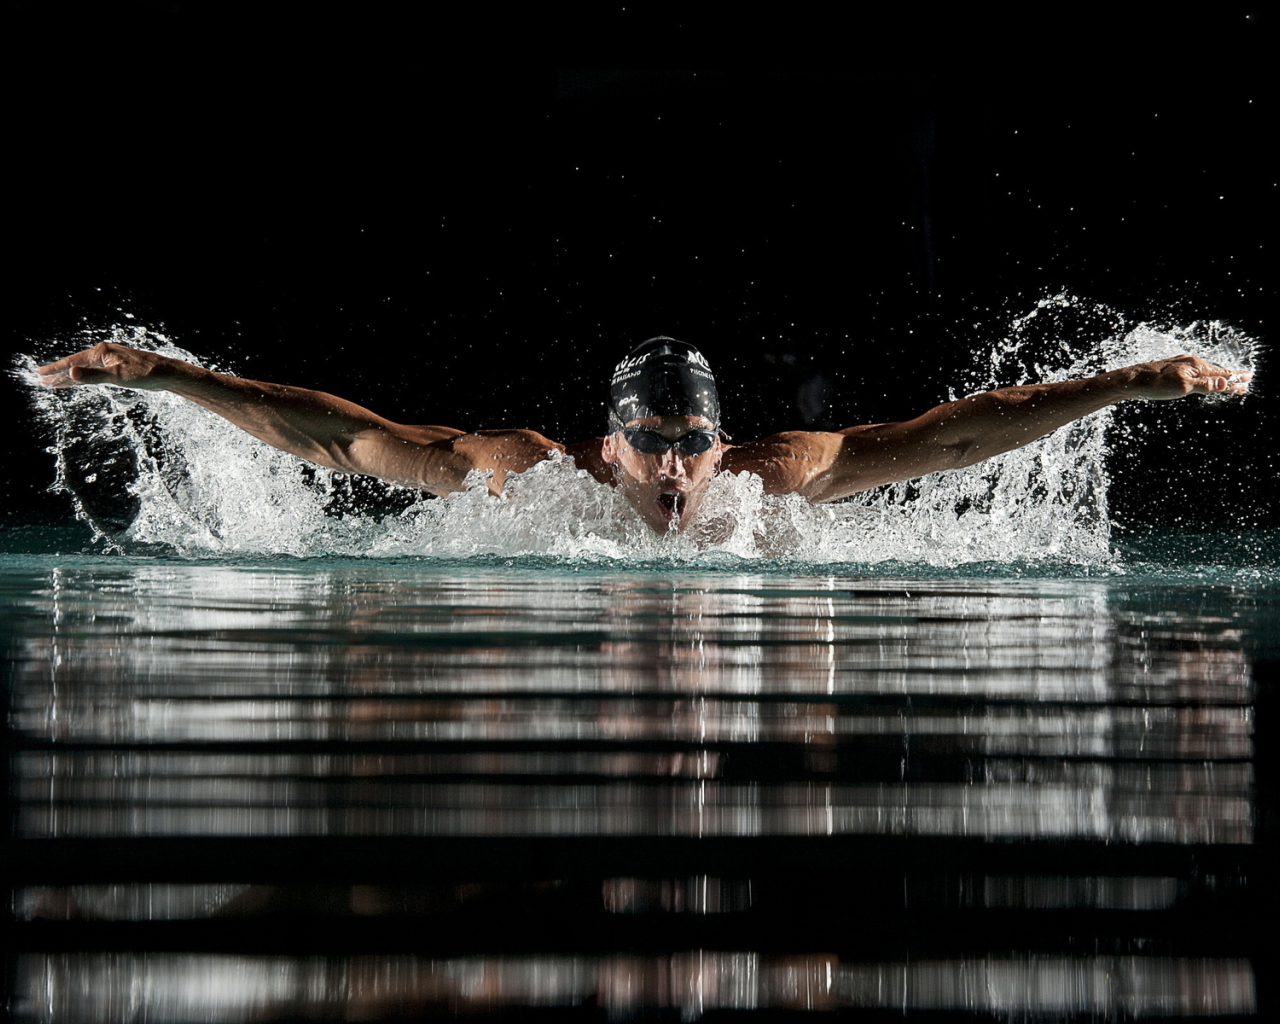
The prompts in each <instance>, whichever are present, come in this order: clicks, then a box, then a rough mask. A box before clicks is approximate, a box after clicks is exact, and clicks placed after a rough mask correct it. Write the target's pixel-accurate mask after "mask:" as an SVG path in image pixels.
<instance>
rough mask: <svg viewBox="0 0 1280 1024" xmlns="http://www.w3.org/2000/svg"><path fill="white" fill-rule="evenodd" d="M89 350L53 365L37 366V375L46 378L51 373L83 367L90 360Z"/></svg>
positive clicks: (57, 361) (59, 360)
mask: <svg viewBox="0 0 1280 1024" xmlns="http://www.w3.org/2000/svg"><path fill="white" fill-rule="evenodd" d="M90 358H91V357H90V355H89V350H87V349H86V350H85V351H84V352H76V353H75V354H73V355H69V356H65V357H64V358H62V359H58V360H56V361H55V362H52V363H45V365H44V366H37V367H36V373H38V374H40V376H42V377H44V376H47V375H49V374H51V373H62V372H65V371H66V370H69V369H71V367H73V366H83V365H84V364H85V363H86V362H88V361H89V359H90Z"/></svg>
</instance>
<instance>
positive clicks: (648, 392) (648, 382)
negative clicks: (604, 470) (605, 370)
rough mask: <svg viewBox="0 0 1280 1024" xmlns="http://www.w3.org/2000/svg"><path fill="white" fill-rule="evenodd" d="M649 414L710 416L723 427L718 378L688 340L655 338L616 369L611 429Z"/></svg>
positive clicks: (611, 393)
mask: <svg viewBox="0 0 1280 1024" xmlns="http://www.w3.org/2000/svg"><path fill="white" fill-rule="evenodd" d="M648 416H705V417H706V418H707V419H709V420H710V421H711V425H712V426H713V427H714V428H715V429H717V430H719V429H720V396H719V395H718V394H717V393H716V379H715V377H713V376H712V374H711V367H710V365H709V364H708V363H707V360H706V357H705V356H703V354H702V353H701V352H699V351H698V350H697V349H696V348H694V347H693V346H692V345H690V344H688V343H687V342H683V341H676V339H675V338H668V337H666V336H665V335H660V336H659V337H657V338H650V339H649V340H648V341H642V342H641V343H640V344H639V345H637V346H636V347H635V348H633V349H632V350H631V352H630V354H629V355H628V356H627V357H626V358H625V359H623V360H622V362H620V363H619V364H618V365H617V366H616V367H615V368H614V371H613V380H612V381H610V383H609V432H610V433H613V432H614V431H617V430H621V429H622V428H623V427H624V426H626V425H627V424H628V423H630V422H631V421H632V420H642V419H644V418H646V417H648Z"/></svg>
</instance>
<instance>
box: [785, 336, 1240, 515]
mask: <svg viewBox="0 0 1280 1024" xmlns="http://www.w3.org/2000/svg"><path fill="white" fill-rule="evenodd" d="M1251 376H1252V375H1251V374H1249V373H1239V372H1234V371H1232V370H1228V369H1225V368H1223V367H1220V366H1215V365H1213V364H1212V363H1207V362H1205V361H1204V360H1202V359H1197V358H1194V357H1192V356H1176V357H1174V358H1173V359H1164V360H1158V361H1156V362H1151V363H1141V364H1139V365H1137V366H1128V367H1125V368H1123V369H1119V370H1112V371H1110V372H1108V373H1103V374H1099V375H1098V376H1096V377H1088V378H1085V379H1083V380H1071V381H1062V382H1060V383H1054V384H1028V385H1023V386H1020V387H1013V388H1002V389H1001V390H998V391H988V392H986V393H985V394H981V395H973V396H971V397H969V398H962V399H959V400H958V401H955V402H948V403H946V404H945V405H940V406H937V407H936V408H934V409H930V410H929V411H928V412H926V413H925V414H924V415H922V416H917V417H916V418H915V419H913V420H906V421H904V422H901V423H881V424H877V425H874V426H864V427H850V428H849V429H847V430H842V431H840V432H839V434H840V435H843V436H842V437H841V439H840V441H839V443H838V444H837V445H836V446H835V447H834V448H831V447H830V446H828V445H825V444H824V445H819V444H817V443H812V444H810V445H809V446H808V447H809V448H810V449H811V450H812V451H813V452H814V453H815V454H814V455H813V456H812V457H810V458H809V459H808V460H807V463H808V465H810V466H812V467H814V468H811V469H808V470H806V473H807V476H806V479H805V481H804V482H803V484H802V485H801V486H799V487H796V488H795V489H797V490H800V491H801V492H802V493H804V494H806V495H808V496H809V497H810V498H812V500H814V501H831V500H834V499H836V498H841V497H845V496H846V495H849V494H853V493H855V492H857V491H860V490H865V489H867V488H869V487H876V486H879V485H881V484H886V483H892V482H894V481H896V480H909V479H911V478H912V477H917V476H923V475H924V474H926V473H934V472H937V471H939V470H944V469H959V468H962V467H964V466H971V465H973V464H974V463H976V462H980V461H982V460H983V459H987V458H991V457H992V456H993V455H1000V454H1001V453H1003V452H1007V451H1010V450H1012V449H1014V448H1019V447H1021V446H1022V445H1024V444H1029V443H1030V442H1032V441H1034V440H1036V439H1037V438H1039V437H1043V436H1044V435H1045V434H1048V433H1049V432H1051V431H1053V430H1056V429H1058V428H1059V427H1062V426H1065V425H1066V424H1068V423H1070V422H1072V421H1073V420H1077V419H1079V418H1080V417H1082V416H1087V415H1089V414H1090V413H1092V412H1097V411H1098V410H1099V409H1103V408H1105V407H1106V406H1109V405H1114V404H1115V403H1117V402H1122V401H1125V400H1127V399H1133V398H1141V399H1149V400H1156V401H1161V400H1166V399H1174V398H1182V397H1184V396H1186V395H1192V394H1237V395H1242V394H1245V393H1246V392H1247V391H1248V389H1249V380H1250V378H1251ZM828 436H830V435H828ZM824 463H825V468H823V467H824Z"/></svg>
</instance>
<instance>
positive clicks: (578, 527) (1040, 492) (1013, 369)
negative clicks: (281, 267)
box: [20, 295, 1256, 565]
mask: <svg viewBox="0 0 1280 1024" xmlns="http://www.w3.org/2000/svg"><path fill="white" fill-rule="evenodd" d="M104 339H105V340H113V341H117V342H120V343H122V344H127V345H132V346H134V347H137V348H145V349H151V350H154V351H158V352H161V353H163V354H164V355H168V356H173V357H175V358H179V359H186V360H188V361H191V362H198V361H199V360H198V359H197V358H196V357H195V356H194V355H192V354H191V353H189V352H186V351H184V350H183V349H181V348H178V347H177V346H175V345H174V344H173V343H172V342H171V341H170V340H169V339H168V338H166V337H164V336H163V335H160V334H158V333H155V332H151V331H147V330H146V329H144V328H139V327H130V328H116V329H114V330H113V331H111V332H109V333H101V332H100V333H98V334H95V335H94V336H92V337H84V336H82V337H79V338H74V339H68V340H67V341H66V342H65V343H62V344H61V345H60V348H61V350H62V351H64V352H66V351H74V350H75V349H77V348H82V347H85V346H86V345H88V344H93V343H96V342H97V341H100V340H104ZM1181 352H1187V353H1190V354H1193V355H1198V356H1201V357H1203V358H1205V359H1208V360H1210V361H1213V362H1218V363H1222V364H1224V365H1228V366H1232V367H1234V368H1240V369H1244V370H1252V369H1253V364H1254V361H1255V356H1256V346H1255V343H1254V342H1253V341H1252V340H1251V339H1249V338H1247V337H1245V336H1243V335H1241V334H1239V333H1237V332H1235V331H1233V330H1231V329H1230V328H1227V327H1225V326H1223V325H1221V324H1218V323H1198V324H1191V325H1189V326H1185V327H1168V328H1161V327H1156V326H1152V325H1148V324H1138V325H1129V324H1126V323H1125V321H1124V319H1123V317H1121V316H1120V315H1119V314H1117V313H1115V312H1114V311H1112V310H1108V309H1106V308H1105V307H1100V306H1097V305H1094V304H1090V303H1085V302H1082V301H1081V300H1078V299H1075V298H1072V297H1070V296H1067V295H1057V296H1053V297H1050V298H1046V299H1043V300H1041V301H1040V302H1039V303H1038V304H1037V305H1036V307H1035V308H1034V309H1033V310H1031V311H1030V312H1029V313H1027V314H1026V315H1025V316H1022V317H1019V318H1017V319H1016V320H1014V321H1013V323H1012V325H1011V327H1010V329H1009V331H1008V333H1007V335H1006V336H1005V337H1004V338H1002V339H1001V340H1000V341H998V342H997V343H995V344H993V345H991V346H990V348H989V352H988V355H987V357H986V359H985V360H983V361H982V362H981V366H982V368H981V370H980V371H979V372H977V373H975V375H974V376H973V378H972V379H971V380H968V381H966V382H965V384H966V390H967V391H968V392H969V393H973V392H976V391H982V390H988V389H990V388H993V387H998V386H1008V385H1012V384H1019V383H1025V382H1028V381H1036V380H1042V381H1052V380H1068V379H1072V378H1075V377H1084V376H1089V375H1092V374H1095V373H1098V372H1100V371H1102V370H1104V369H1107V368H1111V367H1116V366H1124V365H1129V364H1133V363H1137V362H1143V361H1146V360H1150V359H1157V358H1165V357H1168V356H1171V355H1176V354H1178V353H1181ZM33 365H34V362H33V361H32V360H27V361H26V362H25V367H24V369H23V370H21V371H20V375H21V376H24V377H25V378H27V379H28V381H29V382H30V383H31V384H32V387H33V392H34V396H35V403H36V406H37V410H38V412H39V414H40V415H41V416H42V417H43V419H44V420H45V421H46V423H47V424H48V425H49V427H50V428H51V430H52V435H53V438H54V443H53V445H52V447H51V448H50V451H51V452H52V453H53V454H54V456H55V458H56V460H57V480H56V483H55V485H54V486H55V489H61V490H64V491H67V492H68V493H69V494H70V495H71V496H72V499H73V501H74V502H75V504H76V509H77V513H78V514H79V515H80V516H81V518H83V519H85V520H87V521H89V522H90V523H91V525H93V526H94V528H95V530H96V532H97V533H98V534H99V535H100V536H101V537H103V538H104V539H105V540H106V541H107V542H108V543H109V544H112V545H114V546H116V547H124V548H126V549H127V548H129V547H130V546H132V545H162V546H163V547H164V548H165V549H169V550H173V551H175V552H177V553H179V554H182V555H187V556H203V555H228V554H264V555H282V554H283V555H294V556H302V557H305V556H317V555H351V556H370V557H389V556H425V557H450V558H456V557H467V556H473V555H500V556H513V557H514V556H521V555H552V556H564V557H570V558H583V559H599V558H604V559H651V558H676V559H683V558H695V557H699V556H705V555H706V554H708V553H709V552H725V553H727V554H730V555H735V556H738V557H740V558H746V559H758V558H788V559H796V560H802V561H805V562H816V563H835V562H851V563H874V562H882V561H886V560H897V561H904V562H923V563H928V564H933V565H958V564H962V563H971V562H987V561H990V562H1010V561H1032V562H1043V561H1060V562H1073V563H1077V564H1102V563H1105V562H1107V561H1108V560H1109V559H1110V558H1111V543H1110V541H1111V537H1110V530H1111V527H1110V522H1109V518H1108V512H1107V486H1108V480H1107V475H1106V470H1105V461H1106V460H1105V456H1106V454H1107V443H1108V427H1109V425H1110V423H1111V419H1112V417H1111V411H1110V410H1103V411H1102V412H1099V413H1095V414H1093V415H1091V416H1088V417H1086V418H1084V419H1083V420H1080V421H1077V422H1076V423H1075V424H1073V425H1071V426H1070V427H1066V428H1063V429H1061V430H1058V431H1056V432H1055V433H1053V434H1051V435H1049V436H1048V437H1046V438H1043V439H1041V440H1039V441H1037V442H1035V443H1033V444H1030V445H1028V446H1026V447H1024V448H1022V449H1019V450H1018V451H1014V452H1010V453H1008V454H1005V455H1002V456H998V457H996V458H993V459H990V460H988V461H986V462H984V463H981V464H979V465H977V466H973V467H970V468H968V469H964V470H957V471H952V472H947V473H939V474H934V475H932V476H929V477H925V478H922V479H919V480H914V481H908V482H905V483H901V484H895V485H893V486H890V487H886V488H881V489H880V490H877V491H874V492H869V493H868V494H866V495H861V496H858V497H856V498H855V499H853V500H852V501H849V502H843V503H840V504H835V505H822V506H815V505H810V504H809V503H808V502H806V501H804V500H803V499H801V498H799V497H796V496H789V497H770V496H767V495H765V494H764V493H763V490H762V487H761V482H760V480H759V478H756V477H751V476H746V475H743V476H738V477H733V476H729V475H722V476H720V477H718V478H717V479H716V480H715V481H713V483H712V486H711V491H710V493H709V495H708V499H707V504H706V506H705V512H704V514H703V516H702V517H701V521H700V522H699V523H697V524H694V526H693V527H692V528H691V529H690V530H688V531H686V532H685V533H684V534H681V535H672V536H666V537H662V536H657V535H655V534H653V533H652V532H650V531H649V529H648V528H647V527H646V526H644V524H643V523H641V521H640V520H639V519H638V517H637V516H636V515H635V513H634V512H633V511H632V510H631V508H630V507H629V506H628V505H627V503H626V502H625V500H623V499H622V498H621V496H620V495H619V494H618V493H617V492H616V491H615V490H613V489H612V488H610V487H607V486H605V485H602V484H599V483H597V482H595V481H594V480H592V479H591V478H590V477H589V476H588V475H587V474H586V473H585V472H582V471H579V470H577V469H576V468H575V467H574V465H573V464H572V462H571V460H569V459H567V458H562V457H555V458H551V459H548V460H546V461H545V462H543V463H540V464H539V465H537V466H535V467H533V468H532V469H530V470H529V471H528V472H526V473H524V474H522V475H521V476H520V477H517V478H512V479H511V480H509V482H508V484H507V487H506V494H505V495H504V496H503V497H501V498H494V497H491V496H490V495H488V493H487V491H486V489H485V486H484V481H483V480H482V479H480V478H479V476H478V475H477V478H476V479H475V481H474V486H472V487H471V488H469V489H468V490H467V491H465V492H463V493H460V494H457V495H453V496H452V497H450V498H447V499H443V500H440V499H422V498H419V497H418V496H417V495H415V494H414V493H413V492H408V491H404V490H403V489H396V488H388V487H383V486H381V485H380V486H379V487H378V488H376V489H375V490H376V491H377V495H378V496H379V498H380V501H381V503H382V504H383V505H384V506H385V505H388V504H390V505H393V506H395V507H396V510H395V511H394V512H391V513H387V512H386V511H385V509H384V511H383V512H382V513H372V512H370V511H369V510H368V502H367V501H366V502H365V503H364V506H365V510H364V511H363V512H361V511H360V502H358V501H355V500H354V498H353V492H354V490H355V489H357V488H356V486H355V484H354V483H353V482H352V481H351V480H349V479H347V478H345V477H343V476H342V475H341V474H337V473H334V472H332V471H330V470H326V469H321V468H318V467H314V466H309V465H306V464H304V463H302V462H300V461H299V460H297V459H295V458H293V457H292V456H289V455H285V454H283V453H281V452H278V451H275V450H274V449H272V448H270V447H268V446H267V445H264V444H262V443H261V442H259V441H257V440H255V439H254V438H252V437H250V436H249V435H247V434H245V433H243V432H241V431H239V430H237V429H236V428H234V427H232V426H231V425H230V424H228V423H227V422H225V421H224V420H222V419H220V418H219V417H217V416H215V415H213V414H211V413H208V412H206V411H204V410H202V409H200V408H199V407H197V406H195V405H193V404H191V403H189V402H187V401H185V400H183V399H181V398H178V397H176V396H174V395H170V394H167V393H164V392H144V391H129V390H125V389H121V388H77V389H71V390H64V391H58V392H51V391H48V390H46V389H43V388H41V387H39V385H38V384H36V382H35V378H34V375H33V374H32V372H31V371H32V367H33ZM303 383H304V382H303ZM953 397H954V396H953ZM919 411H922V410H904V413H909V414H912V415H914V414H915V413H917V412H919ZM86 460H90V464H86ZM104 474H106V475H110V474H114V475H115V477H116V478H117V483H119V484H121V485H122V486H118V487H117V500H116V506H117V508H116V518H115V519H114V520H113V519H112V516H110V515H104V513H103V512H102V511H101V507H102V500H101V498H100V496H99V495H98V494H97V492H96V490H95V488H100V484H101V481H100V480H99V479H98V478H99V477H100V476H101V475H104ZM121 499H123V500H121ZM121 517H123V518H125V519H127V525H125V522H124V521H123V520H122V518H121Z"/></svg>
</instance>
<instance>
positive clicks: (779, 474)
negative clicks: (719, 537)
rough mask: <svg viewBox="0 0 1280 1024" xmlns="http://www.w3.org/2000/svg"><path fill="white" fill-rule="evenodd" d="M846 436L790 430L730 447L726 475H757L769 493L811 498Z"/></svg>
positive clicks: (723, 465)
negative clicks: (812, 490) (813, 490)
mask: <svg viewBox="0 0 1280 1024" xmlns="http://www.w3.org/2000/svg"><path fill="white" fill-rule="evenodd" d="M843 442H844V437H843V436H842V435H840V434H835V433H828V432H826V431H815V430H787V431H783V432H782V433H779V434H770V435H769V436H768V437H762V438H761V439H760V440H759V441H750V442H748V443H746V444H740V445H727V446H726V447H725V450H724V455H723V456H722V457H721V459H720V469H721V471H722V472H725V473H754V474H755V475H756V476H759V477H760V478H761V479H762V480H763V481H764V488H765V491H766V492H768V493H769V494H802V495H805V496H808V493H809V491H810V490H811V489H812V487H813V485H814V484H815V482H816V481H818V480H820V479H821V478H823V477H824V476H825V475H826V474H827V473H829V472H830V470H831V467H832V464H833V463H834V462H835V460H836V458H837V457H838V456H839V454H840V450H841V446H842V444H843Z"/></svg>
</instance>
